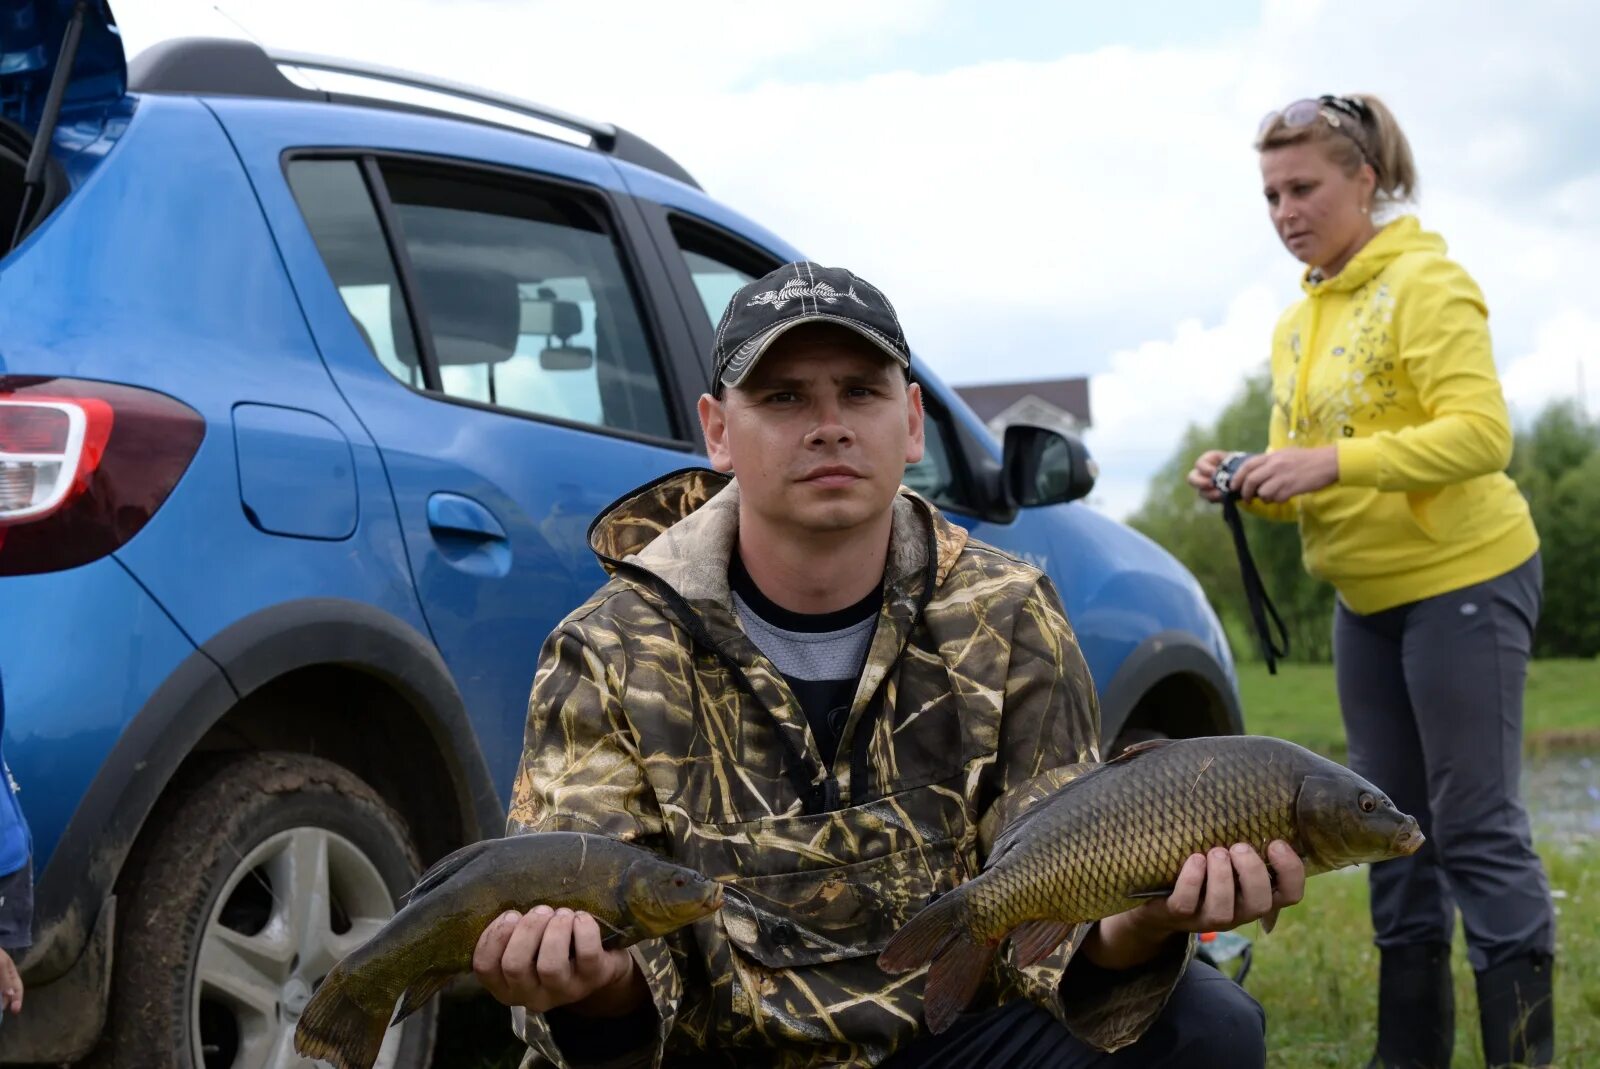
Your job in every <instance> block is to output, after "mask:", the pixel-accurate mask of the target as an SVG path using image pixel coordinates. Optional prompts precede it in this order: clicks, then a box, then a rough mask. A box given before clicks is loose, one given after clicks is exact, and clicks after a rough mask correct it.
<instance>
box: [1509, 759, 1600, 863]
mask: <svg viewBox="0 0 1600 1069" xmlns="http://www.w3.org/2000/svg"><path fill="white" fill-rule="evenodd" d="M1522 802H1523V805H1525V806H1527V808H1528V816H1529V818H1530V819H1531V820H1532V821H1533V836H1534V838H1535V839H1536V840H1540V841H1554V842H1558V843H1563V844H1573V845H1576V844H1579V843H1596V842H1600V752H1591V751H1587V750H1580V751H1557V752H1554V753H1544V754H1539V755H1529V756H1527V757H1525V758H1524V759H1523V762H1522Z"/></svg>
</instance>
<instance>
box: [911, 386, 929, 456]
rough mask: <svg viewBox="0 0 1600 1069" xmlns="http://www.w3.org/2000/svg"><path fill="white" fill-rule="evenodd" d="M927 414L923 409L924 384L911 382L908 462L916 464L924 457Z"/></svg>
mask: <svg viewBox="0 0 1600 1069" xmlns="http://www.w3.org/2000/svg"><path fill="white" fill-rule="evenodd" d="M926 423H927V419H926V414H925V413H924V412H923V411H922V386H921V385H920V384H919V383H915V382H913V383H911V384H910V385H909V386H907V387H906V430H907V431H909V432H910V433H909V435H908V437H907V438H906V463H907V464H915V463H916V462H917V461H919V460H921V459H922V451H923V449H924V448H925V446H926V444H927V439H926V438H925V436H924V433H923V432H924V429H925V427H926Z"/></svg>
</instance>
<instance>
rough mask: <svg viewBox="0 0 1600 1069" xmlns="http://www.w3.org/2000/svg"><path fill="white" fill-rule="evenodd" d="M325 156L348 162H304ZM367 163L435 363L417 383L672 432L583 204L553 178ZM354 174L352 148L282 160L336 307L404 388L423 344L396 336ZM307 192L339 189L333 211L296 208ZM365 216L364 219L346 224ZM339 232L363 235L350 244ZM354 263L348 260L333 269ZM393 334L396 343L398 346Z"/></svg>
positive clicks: (527, 408)
mask: <svg viewBox="0 0 1600 1069" xmlns="http://www.w3.org/2000/svg"><path fill="white" fill-rule="evenodd" d="M329 165H344V166H345V167H347V168H349V169H350V170H347V171H345V173H344V174H343V176H340V177H332V178H330V177H329V176H328V174H321V175H319V174H317V173H316V169H317V168H319V167H320V168H323V169H326V168H327V167H328V166H329ZM378 170H379V172H380V173H381V177H382V185H383V187H384V193H386V195H387V197H388V199H389V202H390V203H391V204H392V205H393V219H394V222H395V226H396V228H397V231H398V235H399V242H400V244H401V245H402V246H403V248H404V251H405V258H406V261H407V265H408V268H409V276H410V282H411V285H412V286H413V287H414V292H413V294H412V296H413V298H414V299H416V300H417V301H418V302H419V304H420V309H419V311H420V313H421V314H420V316H419V317H418V318H419V320H420V322H421V323H422V324H423V325H424V326H425V330H426V336H427V338H428V340H429V341H430V342H431V346H430V347H429V348H431V352H432V356H433V358H434V360H435V361H436V365H437V381H436V383H431V384H429V385H430V386H432V387H433V388H435V389H437V390H439V391H440V392H442V393H444V394H445V395H447V396H450V397H454V398H460V399H463V400H467V401H473V402H477V403H480V404H487V405H493V406H496V407H499V408H506V409H512V410H515V411H519V412H525V413H529V414H532V415H537V416H548V417H554V418H557V419H561V420H567V421H571V422H574V423H582V424H588V425H591V426H595V427H603V428H607V429H611V430H619V431H627V432H631V433H635V434H643V435H648V436H651V437H656V438H670V437H673V433H674V432H673V427H672V420H671V417H670V415H669V413H668V409H667V402H666V400H665V398H666V396H667V392H666V390H665V389H664V384H663V383H662V381H661V375H660V371H659V364H658V362H657V360H656V354H655V350H654V346H653V345H652V344H651V340H650V336H649V334H648V332H647V330H646V328H645V320H644V317H643V315H642V314H641V313H640V309H639V306H638V302H637V298H636V296H635V293H634V290H633V287H632V286H631V285H630V283H629V280H628V276H627V272H626V270H625V268H624V266H623V260H622V255H621V252H620V250H619V249H618V247H617V243H616V240H615V238H614V236H613V234H612V231H611V229H610V227H609V224H608V220H607V219H606V218H605V217H604V215H603V213H602V211H601V210H600V208H599V207H598V206H597V205H593V204H589V203H587V202H586V201H585V199H584V198H582V197H580V196H577V195H573V194H569V193H567V192H565V191H558V190H554V189H545V188H542V187H534V186H532V185H520V184H519V185H511V184H502V183H500V182H498V181H495V180H492V179H487V178H479V177H478V176H475V175H466V174H462V173H455V172H446V171H442V170H439V169H435V168H432V167H425V166H418V165H413V164H402V163H396V162H390V161H381V162H380V163H379V165H378ZM368 173H369V174H370V173H371V172H370V171H369V172H368ZM352 175H353V178H354V181H355V182H360V181H362V180H363V178H364V176H363V175H362V174H361V171H360V168H359V165H358V164H356V162H355V161H351V160H303V161H295V162H294V163H292V164H291V166H290V181H291V184H292V185H293V186H294V189H295V193H296V196H297V197H299V198H300V200H301V204H302V209H303V210H305V212H306V216H307V221H308V223H310V224H311V228H312V233H313V235H315V236H316V238H317V244H318V247H319V248H320V249H321V250H322V253H323V257H324V259H325V261H327V262H328V264H329V269H330V271H331V272H333V274H334V281H335V284H336V285H338V287H339V292H340V294H341V295H342V296H343V297H344V300H345V304H346V307H348V308H349V309H350V313H351V315H352V316H353V317H354V318H355V319H356V322H357V323H358V324H359V325H360V326H361V327H362V329H363V332H364V334H365V335H366V336H367V338H368V339H369V342H370V343H371V344H372V346H373V350H374V352H375V353H376V354H377V356H378V359H379V361H380V363H382V364H383V365H384V366H385V367H386V368H388V369H389V371H390V372H391V373H392V374H394V375H395V376H396V377H397V378H400V379H401V380H402V381H405V382H407V383H409V384H411V385H413V386H416V385H418V377H417V375H416V371H415V365H416V363H417V358H416V355H415V353H416V350H417V349H419V348H421V347H419V346H417V345H416V344H415V341H414V340H413V339H411V338H410V337H409V335H410V331H411V328H410V319H409V318H408V315H407V309H406V307H405V302H404V300H403V298H402V295H401V293H400V290H399V287H398V285H397V284H396V283H395V281H394V268H393V265H392V264H390V265H389V268H388V270H389V272H390V274H389V275H388V276H387V277H384V278H381V279H379V278H377V277H376V265H375V264H374V263H373V262H372V261H374V260H376V259H379V258H381V259H384V260H387V259H388V253H387V247H386V244H385V243H383V241H382V230H381V227H379V226H378V225H377V219H380V218H381V214H379V213H378V212H377V210H376V209H375V208H374V206H373V204H372V202H371V198H370V197H366V198H365V199H366V203H365V208H364V209H362V210H358V209H357V208H355V207H354V206H351V205H349V204H348V201H349V199H350V196H351V194H352V193H353V192H354V191H355V189H354V187H353V183H352V178H351V176H352ZM307 193H310V194H313V195H312V196H307ZM317 193H322V194H330V193H331V194H334V195H336V196H338V197H342V198H343V200H344V202H346V203H345V206H344V208H343V209H342V211H340V212H337V213H334V212H331V211H330V210H329V209H327V208H326V207H319V208H312V207H308V201H314V200H315V199H316V197H315V194H317ZM363 196H365V193H364V191H363ZM329 215H338V216H339V217H340V218H342V219H344V220H346V222H345V225H344V226H343V228H342V229H333V230H328V229H326V227H324V228H323V229H322V230H319V222H321V223H324V224H325V223H326V222H328V219H327V218H326V217H327V216H329ZM363 215H365V216H366V217H367V220H366V221H364V222H363V225H361V226H360V227H352V226H351V225H349V222H348V220H349V219H350V218H352V217H358V216H363ZM367 221H370V223H371V225H366V222H367ZM374 235H376V239H377V241H378V244H377V246H376V250H374V246H373V244H372V242H373V239H374ZM352 245H360V246H361V248H360V250H359V251H357V252H352V250H351V249H350V246H352ZM355 267H360V268H362V270H361V271H359V272H358V271H354V270H343V269H346V268H355ZM395 338H401V339H404V340H403V341H402V342H401V343H399V344H396V343H394V342H393V339H395ZM407 342H409V348H407V347H406V343H407ZM391 346H392V347H393V352H392V354H391V352H390V349H391Z"/></svg>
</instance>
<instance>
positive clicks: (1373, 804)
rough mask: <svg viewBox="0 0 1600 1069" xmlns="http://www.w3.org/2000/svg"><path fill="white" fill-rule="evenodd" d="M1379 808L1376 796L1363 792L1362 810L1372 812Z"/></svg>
mask: <svg viewBox="0 0 1600 1069" xmlns="http://www.w3.org/2000/svg"><path fill="white" fill-rule="evenodd" d="M1377 808H1378V800H1377V799H1376V798H1374V797H1372V795H1370V794H1363V795H1362V796H1361V811H1362V812H1363V813H1370V812H1372V811H1373V810H1374V809H1377Z"/></svg>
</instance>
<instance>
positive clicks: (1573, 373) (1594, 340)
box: [1501, 307, 1600, 424]
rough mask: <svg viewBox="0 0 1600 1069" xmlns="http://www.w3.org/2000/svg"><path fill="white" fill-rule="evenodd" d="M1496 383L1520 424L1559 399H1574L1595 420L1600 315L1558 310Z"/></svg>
mask: <svg viewBox="0 0 1600 1069" xmlns="http://www.w3.org/2000/svg"><path fill="white" fill-rule="evenodd" d="M1501 383H1502V385H1503V386H1504V388H1505V393H1506V403H1507V405H1508V406H1510V408H1511V411H1512V417H1513V419H1514V420H1516V421H1517V422H1518V423H1519V424H1521V423H1525V422H1527V421H1528V420H1531V419H1532V418H1533V417H1534V416H1536V415H1538V413H1539V410H1540V409H1541V408H1543V407H1544V406H1545V405H1546V404H1548V403H1550V402H1551V401H1559V400H1568V399H1576V400H1577V401H1578V402H1579V403H1580V404H1583V405H1584V406H1585V408H1586V410H1587V411H1588V412H1589V413H1590V414H1591V415H1600V315H1596V314H1595V313H1594V312H1591V311H1589V310H1587V309H1582V308H1571V307H1569V308H1563V309H1561V310H1560V311H1558V312H1557V313H1556V314H1555V315H1554V316H1553V317H1552V318H1551V319H1549V321H1547V322H1546V323H1545V324H1544V325H1543V326H1541V327H1540V328H1539V332H1538V335H1537V337H1536V340H1535V343H1534V347H1533V351H1532V352H1529V353H1525V354H1523V355H1521V356H1518V357H1517V358H1516V359H1514V360H1511V361H1510V362H1509V366H1507V367H1506V369H1505V372H1504V374H1503V375H1502V377H1501Z"/></svg>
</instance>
